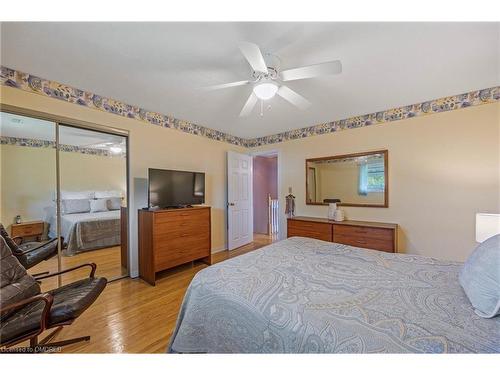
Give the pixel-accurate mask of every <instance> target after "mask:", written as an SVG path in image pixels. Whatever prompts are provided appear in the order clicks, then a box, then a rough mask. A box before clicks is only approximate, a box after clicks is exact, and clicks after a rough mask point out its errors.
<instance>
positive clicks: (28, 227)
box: [11, 223, 43, 237]
mask: <svg viewBox="0 0 500 375" xmlns="http://www.w3.org/2000/svg"><path fill="white" fill-rule="evenodd" d="M11 232H12V233H11V234H12V237H17V236H20V237H23V236H38V235H41V234H43V223H33V224H18V225H13V226H12V231H11Z"/></svg>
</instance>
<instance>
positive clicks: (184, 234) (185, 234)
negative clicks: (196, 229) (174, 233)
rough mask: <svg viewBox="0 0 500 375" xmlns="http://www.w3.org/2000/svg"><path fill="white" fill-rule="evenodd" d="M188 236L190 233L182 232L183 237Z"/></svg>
mask: <svg viewBox="0 0 500 375" xmlns="http://www.w3.org/2000/svg"><path fill="white" fill-rule="evenodd" d="M187 236H189V234H187V233H182V234H181V237H187Z"/></svg>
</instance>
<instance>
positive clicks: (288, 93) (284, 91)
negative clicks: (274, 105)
mask: <svg viewBox="0 0 500 375" xmlns="http://www.w3.org/2000/svg"><path fill="white" fill-rule="evenodd" d="M278 95H279V96H281V97H282V98H283V99H285V100H286V101H288V102H290V103H292V104H293V105H294V106H296V107H298V108H300V109H302V110H304V109H307V108H309V106H310V105H311V102H310V101H309V100H307V99H306V98H304V97H303V96H302V95H299V94H297V93H296V92H295V91H293V90H292V89H290V88H288V87H286V86H281V87H280V88H279V90H278Z"/></svg>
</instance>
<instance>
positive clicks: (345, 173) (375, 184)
mask: <svg viewBox="0 0 500 375" xmlns="http://www.w3.org/2000/svg"><path fill="white" fill-rule="evenodd" d="M386 179H387V151H375V152H367V153H359V154H351V155H340V156H332V157H324V158H315V159H307V160H306V203H307V204H317V205H326V204H327V203H326V202H325V200H329V199H339V200H340V202H341V204H342V205H343V206H365V207H387V206H388V202H387V195H388V194H387V193H388V187H387V180H386Z"/></svg>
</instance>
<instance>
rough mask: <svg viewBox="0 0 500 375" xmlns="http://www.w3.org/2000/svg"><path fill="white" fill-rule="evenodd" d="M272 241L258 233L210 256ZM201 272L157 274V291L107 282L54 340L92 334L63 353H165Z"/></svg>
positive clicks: (193, 267)
mask: <svg viewBox="0 0 500 375" xmlns="http://www.w3.org/2000/svg"><path fill="white" fill-rule="evenodd" d="M271 242H273V238H270V237H269V236H265V235H257V234H256V235H255V236H254V242H252V243H251V244H248V245H246V246H242V247H241V248H238V249H236V250H233V251H231V252H229V251H223V252H219V253H216V254H213V255H212V263H217V262H221V261H223V260H226V259H228V258H233V257H235V256H238V255H241V254H244V253H247V252H250V251H253V250H256V249H258V248H260V247H263V246H265V245H268V244H269V243H271ZM118 250H119V249H118ZM96 254H97V253H96ZM118 265H119V261H118ZM205 267H207V265H206V264H204V263H201V262H195V263H194V264H187V265H182V266H179V267H176V268H174V269H172V270H167V271H165V272H162V273H160V274H158V276H157V283H156V286H155V287H152V286H150V285H149V284H147V283H145V282H144V281H142V280H140V279H130V278H126V279H122V280H117V281H114V282H111V283H109V284H108V286H107V287H106V289H105V290H104V292H103V293H102V294H101V296H100V297H99V299H98V300H97V302H96V303H94V305H93V306H92V307H90V308H89V309H88V310H87V311H86V312H85V313H84V314H83V315H82V316H80V317H79V318H78V319H77V320H76V321H75V323H73V324H72V325H71V326H68V327H65V328H64V329H63V330H62V332H61V333H60V334H59V335H58V336H57V337H56V338H55V341H57V340H63V339H69V338H72V337H78V336H83V335H91V339H90V341H89V342H82V343H78V344H73V345H70V346H68V347H65V348H63V349H62V352H63V353H164V352H165V350H166V348H167V344H168V341H169V339H170V336H171V334H172V331H173V330H174V328H175V323H176V320H177V313H178V311H179V307H180V305H181V302H182V299H183V297H184V293H185V291H186V289H187V287H188V285H189V283H190V282H191V280H192V278H193V277H194V275H195V274H196V273H197V272H198V271H200V270H201V269H203V268H205ZM101 271H102V272H103V273H104V272H106V271H105V270H100V269H99V266H98V272H97V273H98V274H99V275H102V273H101ZM85 272H86V271H84V272H83V274H85ZM80 276H81V275H80ZM77 278H78V277H77ZM43 284H45V283H43ZM46 287H50V285H48V284H47V285H44V289H45V288H46Z"/></svg>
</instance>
